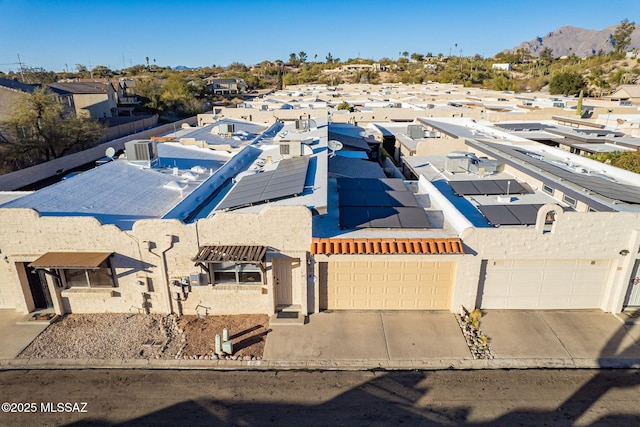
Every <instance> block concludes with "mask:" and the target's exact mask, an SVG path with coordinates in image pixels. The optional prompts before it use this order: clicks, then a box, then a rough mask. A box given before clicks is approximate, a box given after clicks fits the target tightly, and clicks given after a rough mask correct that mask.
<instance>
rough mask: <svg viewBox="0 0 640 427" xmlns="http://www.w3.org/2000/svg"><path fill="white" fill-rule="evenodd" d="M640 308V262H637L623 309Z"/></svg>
mask: <svg viewBox="0 0 640 427" xmlns="http://www.w3.org/2000/svg"><path fill="white" fill-rule="evenodd" d="M627 307H629V308H640V260H638V259H637V260H636V263H635V265H634V266H633V272H632V273H631V280H629V289H628V291H627V297H626V298H625V301H624V307H623V308H627Z"/></svg>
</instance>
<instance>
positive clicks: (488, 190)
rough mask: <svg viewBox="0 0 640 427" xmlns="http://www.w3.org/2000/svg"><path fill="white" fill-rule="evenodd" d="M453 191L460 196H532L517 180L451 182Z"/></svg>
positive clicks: (529, 190) (528, 189)
mask: <svg viewBox="0 0 640 427" xmlns="http://www.w3.org/2000/svg"><path fill="white" fill-rule="evenodd" d="M449 184H450V185H451V189H452V190H453V192H454V193H456V194H457V195H458V196H479V195H485V196H493V195H503V194H530V193H532V192H533V191H531V189H530V188H528V187H525V186H524V185H523V184H521V183H519V182H518V181H516V180H515V179H494V180H476V181H450V182H449Z"/></svg>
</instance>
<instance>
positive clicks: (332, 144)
mask: <svg viewBox="0 0 640 427" xmlns="http://www.w3.org/2000/svg"><path fill="white" fill-rule="evenodd" d="M327 147H329V150H331V153H329V157H333V156H335V155H336V151H340V150H342V147H344V145H343V144H342V142H340V141H336V140H335V139H331V140H329V142H327Z"/></svg>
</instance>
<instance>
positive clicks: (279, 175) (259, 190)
mask: <svg viewBox="0 0 640 427" xmlns="http://www.w3.org/2000/svg"><path fill="white" fill-rule="evenodd" d="M308 167H309V157H306V156H300V157H293V158H291V159H283V160H280V163H278V167H277V168H276V169H274V170H272V171H267V172H259V173H256V174H255V175H247V176H244V177H242V179H240V180H239V181H238V182H237V183H236V184H235V185H234V186H233V187H232V188H231V191H229V194H227V196H226V197H225V198H224V199H223V200H222V202H220V204H219V205H218V206H217V207H216V209H232V208H238V207H242V206H249V205H253V204H256V203H262V202H268V201H270V200H277V199H281V198H284V197H289V196H294V195H298V194H301V193H302V191H303V190H304V183H305V180H306V177H307V168H308Z"/></svg>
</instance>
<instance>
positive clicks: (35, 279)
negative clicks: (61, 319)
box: [24, 263, 53, 310]
mask: <svg viewBox="0 0 640 427" xmlns="http://www.w3.org/2000/svg"><path fill="white" fill-rule="evenodd" d="M24 268H25V271H26V272H27V279H28V280H29V289H30V290H31V297H32V298H33V305H34V308H35V309H36V310H41V309H46V308H52V307H53V301H52V300H51V294H50V293H49V285H48V284H47V277H46V276H45V273H44V272H43V271H42V270H36V269H34V268H31V267H29V266H28V265H27V264H26V263H25V264H24Z"/></svg>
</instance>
